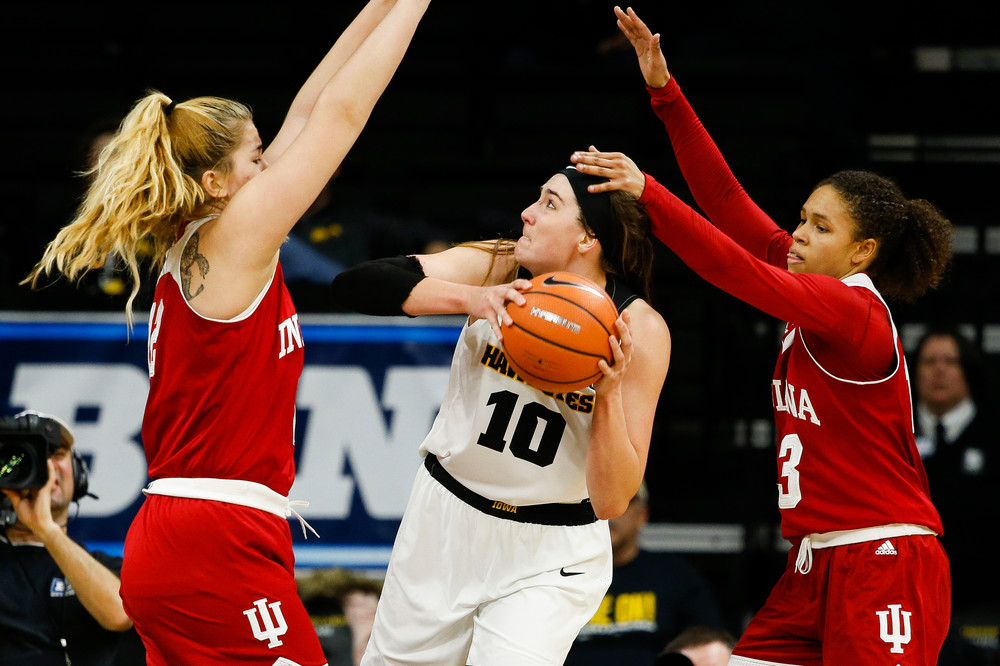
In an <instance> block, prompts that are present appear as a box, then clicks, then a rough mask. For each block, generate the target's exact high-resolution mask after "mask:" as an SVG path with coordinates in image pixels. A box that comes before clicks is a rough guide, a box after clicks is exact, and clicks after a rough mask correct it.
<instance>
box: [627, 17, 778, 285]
mask: <svg viewBox="0 0 1000 666" xmlns="http://www.w3.org/2000/svg"><path fill="white" fill-rule="evenodd" d="M615 15H616V16H617V19H618V27H619V28H620V29H621V31H622V33H623V34H624V35H625V36H626V37H627V38H628V40H629V42H630V43H631V44H632V47H633V48H634V49H635V52H636V56H637V58H638V61H639V69H640V70H641V71H642V74H643V78H644V79H645V81H646V88H647V90H648V92H649V95H650V102H651V104H652V107H653V110H654V112H655V113H656V115H657V117H658V118H659V119H660V120H661V121H662V122H663V125H664V127H665V128H666V130H667V134H668V135H669V137H670V143H671V145H672V146H673V149H674V154H675V156H676V157H677V163H678V165H679V166H680V169H681V173H682V174H683V175H684V180H685V181H686V182H687V185H688V187H689V188H690V190H691V193H692V194H693V195H694V198H695V201H696V202H697V204H698V206H699V207H700V208H701V209H702V210H703V211H704V212H705V214H706V215H707V216H708V217H709V219H711V220H712V222H713V223H715V224H716V225H717V226H718V227H719V228H720V229H722V231H723V232H725V233H726V234H727V235H728V236H729V237H731V238H732V239H733V240H735V241H736V242H737V243H739V244H740V245H741V246H743V247H744V248H746V249H747V250H748V251H749V252H750V253H751V254H753V255H754V256H755V257H758V258H761V259H764V260H766V261H768V262H769V263H774V264H775V265H779V266H782V265H784V251H783V249H782V248H783V244H784V243H785V240H786V239H785V237H786V236H787V232H785V231H783V230H782V229H780V228H779V227H778V225H777V224H775V223H774V221H773V220H772V219H771V218H770V217H769V216H768V215H767V214H766V213H765V212H764V211H763V210H761V209H760V207H758V206H757V204H755V203H754V202H753V200H752V199H751V198H750V196H749V195H748V194H747V193H746V191H745V190H744V189H743V187H742V186H741V185H740V183H739V181H737V180H736V176H734V175H733V172H732V171H731V170H730V168H729V165H728V164H727V163H726V160H725V158H724V157H723V156H722V153H721V152H720V151H719V149H718V147H717V146H716V145H715V142H714V141H712V137H711V136H709V134H708V132H707V131H706V129H705V127H704V126H703V125H702V123H701V121H700V120H699V119H698V117H697V115H695V112H694V109H692V108H691V105H690V104H689V103H688V101H687V99H686V98H685V97H684V95H683V94H682V93H681V89H680V86H679V85H678V84H677V81H676V79H674V78H673V77H672V76H671V75H670V72H669V70H668V68H667V62H666V59H665V58H664V56H663V51H662V50H661V47H660V35H659V34H653V33H652V31H651V30H650V29H649V28H648V27H647V26H646V24H645V23H643V21H642V20H641V19H640V18H639V16H638V15H637V14H636V13H635V12H634V11H633V10H632V9H629V10H628V11H627V12H626V11H622V9H621V8H620V7H615Z"/></svg>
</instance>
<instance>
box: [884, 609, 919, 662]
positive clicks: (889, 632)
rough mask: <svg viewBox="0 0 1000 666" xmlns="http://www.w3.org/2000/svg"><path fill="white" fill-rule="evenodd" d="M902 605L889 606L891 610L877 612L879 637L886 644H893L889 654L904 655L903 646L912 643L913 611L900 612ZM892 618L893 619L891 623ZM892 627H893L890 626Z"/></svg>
mask: <svg viewBox="0 0 1000 666" xmlns="http://www.w3.org/2000/svg"><path fill="white" fill-rule="evenodd" d="M902 607H903V606H902V605H901V604H889V610H883V611H875V614H876V615H878V627H879V637H880V638H881V639H882V640H883V641H885V642H886V643H891V644H892V648H891V649H890V650H889V652H891V653H893V654H903V646H904V645H906V644H907V643H909V642H910V639H911V638H912V636H911V634H910V616H911V615H913V613H912V612H911V611H905V610H900V609H901V608H902ZM890 616H891V617H892V619H891V621H890V619H889V618H890ZM890 625H891V626H890Z"/></svg>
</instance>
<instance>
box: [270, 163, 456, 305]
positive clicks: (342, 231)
mask: <svg viewBox="0 0 1000 666" xmlns="http://www.w3.org/2000/svg"><path fill="white" fill-rule="evenodd" d="M340 174H341V170H340V169H338V170H337V172H336V173H334V174H333V177H332V178H331V179H330V180H329V181H328V182H327V184H326V186H325V187H324V188H323V190H322V191H321V192H320V194H319V196H318V197H316V200H315V201H314V202H313V204H312V206H310V207H309V209H308V210H307V211H306V212H305V213H304V214H303V215H302V217H301V219H299V221H298V222H296V224H295V226H294V227H293V228H292V231H291V233H290V234H288V238H287V239H286V240H285V243H284V244H283V245H282V246H281V267H282V270H283V271H284V273H285V283H286V284H287V285H288V291H289V293H290V294H291V295H292V299H293V300H294V301H295V306H296V308H297V309H298V310H299V311H300V312H302V311H319V312H329V311H330V309H331V308H333V307H334V305H333V303H332V301H331V299H330V296H329V293H328V287H329V286H330V282H332V281H333V278H334V277H335V276H336V275H337V274H338V273H340V272H341V271H342V270H344V269H345V268H350V267H351V266H354V265H355V264H358V263H360V262H362V261H366V260H368V259H371V258H372V257H375V256H392V255H396V254H415V253H422V254H426V253H429V252H430V251H433V250H436V249H445V248H446V247H448V244H447V242H446V241H445V240H443V239H444V238H445V236H446V234H444V233H443V232H442V231H439V230H437V229H435V228H433V227H432V226H430V225H428V224H425V223H424V222H423V221H421V220H418V219H415V218H408V217H405V216H396V215H391V214H388V213H385V212H383V211H381V210H379V209H377V208H376V207H374V206H373V207H366V206H360V205H356V204H352V203H349V202H345V201H344V200H343V199H344V197H343V193H342V192H339V193H338V192H336V191H335V188H337V187H343V188H344V189H347V188H348V187H349V186H347V185H346V184H345V185H343V186H342V185H340V184H338V183H336V180H337V178H338V177H339V176H340Z"/></svg>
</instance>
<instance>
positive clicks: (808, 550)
mask: <svg viewBox="0 0 1000 666" xmlns="http://www.w3.org/2000/svg"><path fill="white" fill-rule="evenodd" d="M914 535H925V536H937V532H935V531H934V530H932V529H930V528H928V527H924V526H923V525H910V524H908V523H892V524H890V525H876V526H875V527H862V528H861V529H857V530H837V531H836V532H823V533H822V534H807V535H806V536H804V537H802V543H800V544H799V553H798V555H797V556H796V558H795V570H796V571H798V572H799V573H803V574H806V573H809V571H810V570H811V569H812V551H813V550H817V549H820V548H833V547H835V546H846V545H848V544H852V543H864V542H866V541H877V540H879V539H891V538H894V537H901V536H914Z"/></svg>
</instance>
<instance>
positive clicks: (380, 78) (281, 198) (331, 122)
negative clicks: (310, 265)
mask: <svg viewBox="0 0 1000 666" xmlns="http://www.w3.org/2000/svg"><path fill="white" fill-rule="evenodd" d="M428 4H429V0H397V1H396V3H395V4H394V5H393V7H392V8H391V9H390V10H389V11H388V13H387V14H386V15H385V17H384V18H383V19H382V20H381V21H380V22H379V23H378V25H377V26H376V27H375V28H374V29H372V31H371V32H370V34H368V36H367V37H366V38H365V39H364V40H363V41H362V42H361V44H360V45H359V46H358V47H357V48H356V49H355V50H354V52H353V54H351V55H350V57H348V58H347V60H346V61H345V62H344V63H343V64H342V65H341V66H340V67H339V68H338V69H337V71H336V73H335V74H333V76H332V77H330V78H329V79H328V80H327V81H326V82H325V84H324V85H323V87H322V89H321V90H320V92H319V94H318V96H317V97H316V100H315V103H314V104H313V108H312V112H311V113H310V114H309V117H308V119H307V121H306V123H305V125H304V126H303V127H302V129H301V131H300V132H299V133H298V134H297V135H296V136H295V138H294V139H293V140H292V141H291V143H290V144H289V145H288V147H287V148H286V149H285V150H284V152H283V153H282V154H281V155H280V156H279V157H278V159H277V160H275V161H274V162H273V163H272V164H269V165H267V168H266V169H265V170H263V171H262V172H261V173H259V174H258V175H256V176H254V177H253V178H251V179H249V180H248V181H247V182H246V183H245V184H244V185H242V187H240V188H239V189H238V191H236V193H235V195H233V197H232V199H231V200H230V201H229V203H228V205H226V207H225V210H224V211H223V212H222V214H221V215H220V217H219V218H218V219H217V220H216V221H215V222H214V223H213V224H211V225H206V227H205V229H204V231H203V232H199V234H200V238H199V239H198V244H197V245H195V246H194V250H193V251H194V252H197V254H199V255H201V265H202V266H204V267H205V270H203V271H202V274H203V275H207V276H208V277H207V279H206V280H205V284H206V288H205V290H204V292H203V293H202V294H201V295H200V296H199V297H198V300H197V302H193V303H192V306H193V307H196V308H197V309H198V311H199V312H200V313H201V314H203V315H205V316H210V317H215V318H229V317H233V316H235V315H237V314H239V313H240V312H242V311H243V310H244V309H245V308H246V307H247V306H248V305H249V304H250V303H251V302H253V300H254V298H255V297H256V296H257V294H258V293H259V292H260V290H261V289H262V288H263V287H264V286H265V285H266V284H267V282H268V280H270V278H271V274H272V272H273V269H274V265H275V262H276V261H277V253H278V249H279V248H280V246H281V244H282V243H283V242H284V240H285V237H286V236H287V235H288V232H289V231H290V230H291V228H292V227H293V226H294V224H295V223H296V222H297V221H298V220H299V219H300V218H301V216H302V214H303V213H304V212H305V211H306V209H307V208H308V207H309V206H310V204H312V202H313V201H314V200H315V198H316V196H317V195H318V194H319V192H320V191H321V190H322V188H323V187H324V185H326V183H327V182H328V181H329V180H330V178H331V177H332V175H333V173H334V172H335V171H336V169H337V168H338V167H339V166H340V164H341V162H342V161H343V159H344V157H345V156H346V155H347V152H348V151H349V150H350V148H351V147H352V146H353V145H354V143H355V141H356V140H357V138H358V136H359V135H360V134H361V131H362V129H363V128H364V126H365V124H366V123H367V121H368V118H369V116H370V114H371V112H372V109H373V108H374V106H375V103H376V101H378V99H379V97H380V96H381V95H382V93H383V91H384V90H385V88H386V87H387V85H388V83H389V80H390V79H391V78H392V75H393V74H394V73H395V71H396V69H397V67H398V66H399V63H400V62H401V60H402V58H403V54H404V53H405V52H406V49H407V47H408V45H409V43H410V40H411V39H412V37H413V34H414V31H415V30H416V27H417V24H418V23H419V21H420V19H421V17H422V16H423V14H424V12H425V10H426V9H427V6H428ZM193 242H194V241H193V240H192V243H189V244H188V248H187V249H188V251H192V244H193Z"/></svg>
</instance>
